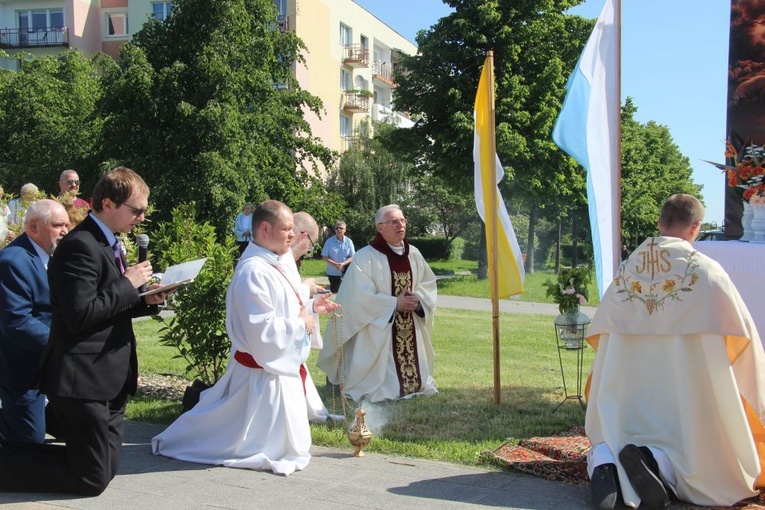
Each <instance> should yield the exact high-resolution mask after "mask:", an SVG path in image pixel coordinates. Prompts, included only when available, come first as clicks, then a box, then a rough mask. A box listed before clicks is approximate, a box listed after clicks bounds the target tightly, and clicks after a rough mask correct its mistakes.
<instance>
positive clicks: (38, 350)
mask: <svg viewBox="0 0 765 510" xmlns="http://www.w3.org/2000/svg"><path fill="white" fill-rule="evenodd" d="M68 224H69V217H68V216H67V214H66V209H64V206H62V205H61V204H59V203H58V202H56V201H54V200H38V201H37V202H34V203H33V204H31V205H30V206H29V209H27V212H26V216H25V218H24V233H23V234H21V235H20V236H19V237H17V238H16V239H15V240H14V241H13V242H12V243H10V244H9V245H8V246H6V247H5V249H3V250H2V251H0V314H2V320H0V403H2V406H0V441H2V443H3V445H5V446H6V447H10V446H16V445H17V443H42V442H43V440H44V439H45V395H43V394H42V393H41V392H40V390H39V389H36V388H33V386H34V382H35V378H36V376H37V369H38V367H39V366H40V359H41V358H42V354H43V350H44V349H45V346H46V345H47V343H48V334H49V333H50V321H51V305H50V292H49V291H48V275H47V273H46V268H47V267H48V260H49V259H50V256H51V254H52V253H53V250H54V249H55V248H56V245H57V244H58V242H59V241H60V240H61V238H62V237H63V236H64V235H65V234H66V233H67V232H68Z"/></svg>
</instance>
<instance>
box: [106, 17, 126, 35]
mask: <svg viewBox="0 0 765 510" xmlns="http://www.w3.org/2000/svg"><path fill="white" fill-rule="evenodd" d="M104 16H105V17H104V25H105V26H104V35H105V36H106V37H124V36H126V35H128V18H127V12H124V11H115V12H107V13H104Z"/></svg>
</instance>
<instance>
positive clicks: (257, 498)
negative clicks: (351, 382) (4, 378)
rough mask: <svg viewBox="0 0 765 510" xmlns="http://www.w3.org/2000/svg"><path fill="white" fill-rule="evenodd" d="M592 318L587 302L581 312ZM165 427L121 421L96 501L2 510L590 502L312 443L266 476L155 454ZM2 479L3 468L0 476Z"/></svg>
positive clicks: (537, 482)
mask: <svg viewBox="0 0 765 510" xmlns="http://www.w3.org/2000/svg"><path fill="white" fill-rule="evenodd" d="M439 306H440V307H445V308H467V309H474V310H484V311H491V302H490V301H489V300H487V299H476V298H464V297H453V296H439ZM500 310H501V312H503V313H505V312H508V313H535V314H545V315H557V314H558V309H557V307H556V306H555V305H545V304H540V303H521V302H518V301H502V302H500ZM584 311H585V313H588V314H589V315H591V314H592V312H593V311H594V308H592V309H590V308H586V309H584ZM163 429H164V426H161V425H147V424H142V423H135V422H128V423H126V437H125V444H124V445H123V449H122V461H121V466H120V469H119V474H118V475H117V476H116V477H115V479H114V480H113V481H112V483H111V485H110V486H109V487H108V488H107V489H106V491H105V492H104V493H103V494H101V495H100V496H98V497H95V498H79V497H75V496H68V495H62V494H23V493H0V505H4V506H6V507H8V508H14V509H16V508H25V509H33V510H36V509H51V508H81V509H110V510H111V509H114V510H119V509H176V508H177V509H197V508H200V509H201V508H215V509H220V508H231V509H240V508H241V509H260V508H269V509H294V510H302V509H306V510H308V509H310V510H323V509H327V510H330V509H346V508H347V509H351V508H363V509H391V510H393V509H407V510H409V509H445V510H451V509H455V510H456V509H476V508H518V509H540V510H541V509H561V510H577V509H584V508H592V505H591V504H590V497H589V490H588V489H587V488H583V487H578V486H573V485H567V484H564V483H559V482H550V481H547V480H543V479H541V478H537V477H533V476H529V475H525V474H522V473H518V472H514V471H501V470H496V469H491V468H487V469H481V468H475V467H466V466H460V465H454V464H448V463H442V462H432V461H427V460H421V459H411V458H404V457H392V456H389V455H381V454H374V453H369V454H367V455H366V456H364V457H359V458H356V457H352V456H351V451H352V448H351V447H350V445H349V447H348V449H345V450H342V449H332V448H323V447H317V446H314V447H313V448H312V449H311V453H312V455H313V458H312V459H311V462H310V464H309V465H308V467H307V468H306V469H305V470H303V471H299V472H296V473H294V474H292V475H291V476H289V477H282V476H277V475H274V474H271V473H270V472H259V471H249V470H239V469H231V468H224V467H215V466H206V465H200V464H191V463H186V462H180V461H176V460H172V459H168V458H165V457H161V456H154V455H152V453H151V448H150V441H151V438H152V437H153V436H154V435H156V434H157V433H159V432H161V431H162V430H163ZM0 476H2V473H0Z"/></svg>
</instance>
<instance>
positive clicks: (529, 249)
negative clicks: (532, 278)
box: [523, 206, 537, 274]
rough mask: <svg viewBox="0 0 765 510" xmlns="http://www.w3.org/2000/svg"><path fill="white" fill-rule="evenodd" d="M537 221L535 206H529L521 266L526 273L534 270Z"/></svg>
mask: <svg viewBox="0 0 765 510" xmlns="http://www.w3.org/2000/svg"><path fill="white" fill-rule="evenodd" d="M536 222H537V208H536V206H532V207H531V211H529V238H528V239H527V240H526V263H525V265H524V266H523V267H524V269H525V270H526V274H532V273H533V272H534V226H535V224H536Z"/></svg>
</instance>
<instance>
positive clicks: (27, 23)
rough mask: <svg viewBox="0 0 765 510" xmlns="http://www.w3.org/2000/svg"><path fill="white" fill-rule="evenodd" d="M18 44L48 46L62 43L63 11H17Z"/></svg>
mask: <svg viewBox="0 0 765 510" xmlns="http://www.w3.org/2000/svg"><path fill="white" fill-rule="evenodd" d="M18 20H19V44H20V45H21V46H48V45H51V44H61V43H62V42H64V30H63V28H64V10H63V9H36V10H34V11H18Z"/></svg>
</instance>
